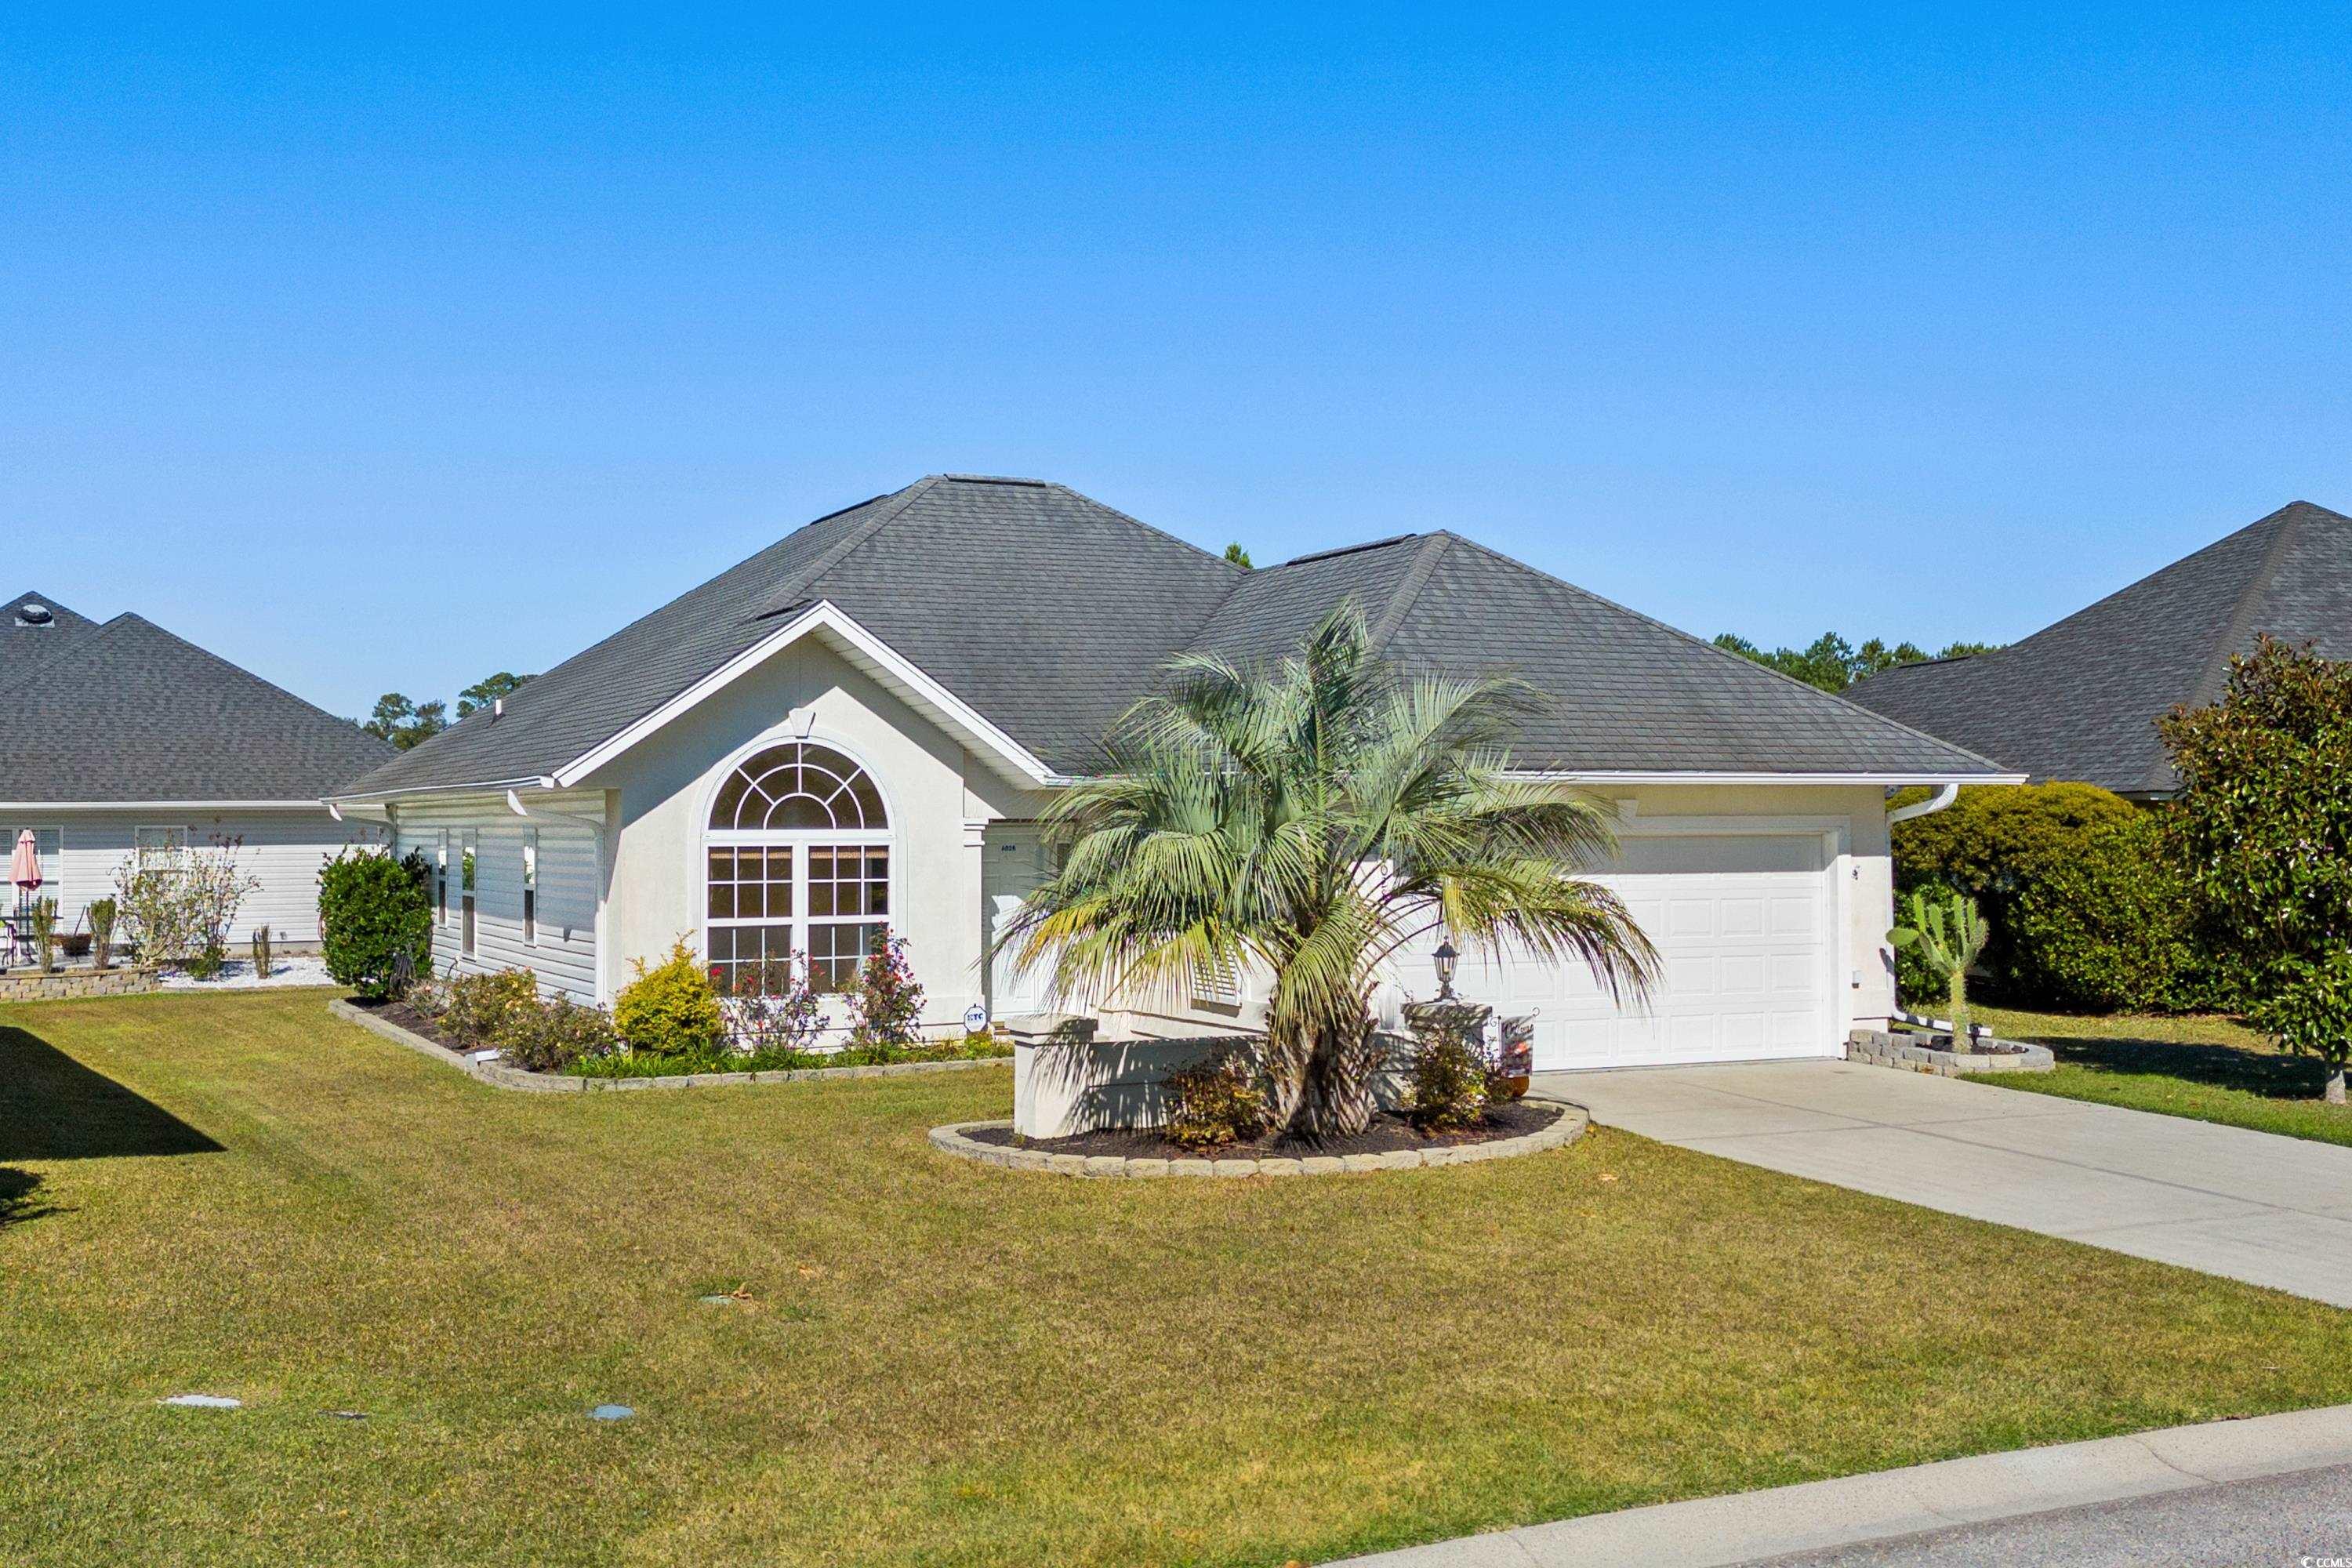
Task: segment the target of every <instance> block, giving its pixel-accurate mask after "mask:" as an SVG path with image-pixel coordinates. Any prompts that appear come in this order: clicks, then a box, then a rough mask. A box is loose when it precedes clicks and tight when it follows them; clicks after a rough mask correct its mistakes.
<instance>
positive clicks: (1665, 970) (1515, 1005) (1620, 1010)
mask: <svg viewBox="0 0 2352 1568" xmlns="http://www.w3.org/2000/svg"><path fill="white" fill-rule="evenodd" d="M1823 854H1824V852H1823V847H1822V837H1821V835H1819V834H1818V833H1812V834H1787V835H1779V834H1774V835H1751V834H1738V835H1720V836H1717V835H1691V836H1688V837H1661V836H1648V835H1643V836H1636V835H1634V834H1630V833H1629V834H1627V835H1626V836H1625V837H1623V839H1622V855H1621V858H1619V860H1618V861H1617V863H1616V865H1615V866H1613V867H1612V868H1611V869H1610V870H1609V871H1608V872H1607V873H1605V874H1601V875H1598V876H1596V877H1595V878H1594V880H1595V881H1598V882H1601V883H1602V884H1603V885H1605V886H1607V887H1609V888H1612V889H1614V890H1615V891H1616V893H1617V895H1618V897H1620V898H1622V899H1623V900H1625V903H1626V906H1627V908H1629V909H1630V910H1632V911H1633V919H1634V921H1636V922H1637V923H1638V924H1639V925H1640V926H1641V928H1642V930H1643V931H1645V932H1647V933H1648V935H1649V938H1650V941H1651V942H1652V943H1653V944H1654V946H1655V947H1656V948H1657V950H1658V954H1659V958H1660V960H1661V963H1660V975H1659V980H1658V984H1656V986H1655V987H1654V989H1653V991H1652V993H1651V995H1650V998H1649V1001H1648V1004H1647V1005H1646V1006H1645V1005H1642V1004H1639V1003H1632V1002H1629V1003H1627V1004H1625V1005H1622V1006H1620V1005H1616V1004H1614V1003H1612V1001H1611V1000H1610V998H1609V994H1608V992H1606V991H1605V990H1603V989H1601V987H1600V986H1599V985H1597V984H1594V982H1593V979H1592V976H1591V973H1589V972H1588V971H1587V970H1586V969H1585V967H1584V966H1583V965H1582V964H1581V963H1570V964H1567V965H1564V966H1563V965H1558V964H1552V963H1545V962H1543V961H1541V960H1538V959H1532V958H1528V957H1527V956H1525V955H1507V956H1505V957H1503V958H1500V959H1496V960H1486V959H1482V958H1481V957H1480V956H1479V955H1477V954H1475V953H1467V952H1465V955H1464V957H1463V959H1462V963H1461V968H1460V970H1459V972H1458V973H1456V974H1455V976H1454V990H1455V991H1456V992H1458V993H1460V994H1462V995H1464V996H1466V997H1469V998H1470V999H1472V1000H1474V1001H1478V1002H1485V1003H1489V1004H1491V1005H1493V1006H1494V1008H1495V1010H1496V1013H1497V1014H1499V1015H1504V1016H1517V1015H1522V1014H1529V1013H1532V1014H1533V1015H1534V1016H1535V1058H1536V1067H1537V1068H1538V1069H1539V1070H1551V1069H1554V1068H1602V1067H1636V1066H1643V1065H1650V1064H1655V1063H1664V1062H1722V1061H1755V1060H1765V1059H1769V1058H1780V1057H1825V1056H1835V1055H1837V1054H1838V1052H1839V1050H1840V1048H1841V1047H1840V1044H1839V1041H1838V1038H1837V1028H1836V1025H1835V1022H1834V1016H1833V1009H1832V1005H1831V1004H1832V991H1831V987H1832V983H1833V978H1834V971H1833V966H1832V963H1831V959H1830V918H1829V908H1828V905H1829V897H1828V894H1829V886H1828V878H1827V876H1826V875H1825V874H1824V870H1823V866H1824V858H1823ZM1436 943H1437V939H1436V938H1435V937H1434V936H1433V937H1432V938H1431V939H1430V941H1429V942H1428V943H1427V947H1426V949H1425V950H1424V951H1423V952H1419V953H1416V954H1415V955H1414V956H1413V957H1412V959H1411V960H1410V961H1409V962H1407V963H1404V964H1402V966H1401V978H1402V981H1403V983H1404V986H1405V989H1406V990H1407V992H1408V993H1409V994H1412V995H1414V996H1416V997H1427V996H1433V995H1434V994H1436V990H1437V982H1436V972H1435V970H1434V968H1433V966H1432V965H1431V963H1430V960H1429V957H1428V952H1430V951H1433V950H1434V949H1435V947H1436ZM1457 945H1458V944H1457Z"/></svg>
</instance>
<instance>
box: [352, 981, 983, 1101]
mask: <svg viewBox="0 0 2352 1568" xmlns="http://www.w3.org/2000/svg"><path fill="white" fill-rule="evenodd" d="M327 1011H329V1012H330V1013H332V1014H333V1015H334V1016H336V1017H338V1018H341V1019H342V1020H344V1021H345V1022H346V1023H352V1024H357V1025H358V1026H360V1027H361V1028H362V1029H365V1030H367V1031H368V1032H369V1033H370V1034H372V1035H380V1036H382V1037H383V1038H385V1039H387V1040H390V1041H391V1042H392V1043H393V1044H394V1045H395V1046H405V1047H408V1048H409V1049H410V1050H412V1051H415V1052H416V1053H417V1054H418V1055H420V1056H427V1057H431V1058H433V1059H434V1060H435V1061H437V1062H440V1063H441V1064H443V1065H444V1066H446V1067H453V1068H457V1070H458V1071H459V1072H462V1073H464V1074H465V1075H466V1076H467V1077H468V1078H471V1079H478V1080H479V1081H481V1082H483V1083H487V1084H488V1085H489V1086H490V1087H491V1088H493V1089H515V1090H519V1091H520V1092H522V1093H526V1094H595V1093H600V1092H602V1091H604V1090H607V1089H738V1088H740V1087H742V1086H743V1085H745V1084H756V1083H813V1082H819V1081H824V1080H827V1079H853V1078H905V1077H908V1076H910V1075H912V1074H915V1073H926V1072H962V1071H966V1070H969V1069H971V1068H997V1067H1004V1066H1006V1065H1008V1064H1009V1063H1010V1062H1011V1061H1012V1059H1013V1058H1010V1057H971V1058H959V1059H958V1060H955V1061H951V1062H890V1063H887V1064H886V1065H881V1066H875V1067H851V1068H772V1069H771V1070H769V1071H765V1072H691V1073H673V1074H671V1075H669V1076H667V1077H665V1078H577V1077H572V1076H570V1075H564V1074H555V1073H540V1072H524V1071H522V1070H521V1069H520V1068H510V1067H502V1066H500V1065H499V1063H497V1062H478V1061H476V1060H474V1059H473V1058H470V1057H463V1056H459V1055H458V1054H457V1052H456V1051H453V1050H451V1049H450V1048H449V1047H446V1046H445V1045H442V1044H441V1043H440V1042H439V1041H437V1040H428V1039H426V1038H425V1037H424V1036H422V1035H420V1034H417V1033H416V1032H415V1030H413V1029H404V1028H402V1027H401V1026H399V1025H398V1024H395V1023H394V1022H393V1021H392V1020H391V1019H389V1018H379V1017H377V1016H375V1015H374V1014H373V1013H371V1012H369V1011H368V1010H367V1009H366V1008H364V1007H355V1006H353V1005H352V1004H351V1003H349V1002H346V1001H345V1000H343V998H341V997H340V996H337V997H334V998H331V1000H330V1001H329V1002H328V1003H327Z"/></svg>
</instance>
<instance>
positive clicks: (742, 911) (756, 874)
mask: <svg viewBox="0 0 2352 1568" xmlns="http://www.w3.org/2000/svg"><path fill="white" fill-rule="evenodd" d="M704 839H705V850H706V855H707V863H708V879H709V882H708V887H709V904H708V915H707V931H706V935H707V946H706V948H705V951H706V952H708V953H709V958H710V967H711V971H712V973H713V976H714V978H716V979H717V980H718V982H719V988H720V990H722V991H724V992H727V993H729V994H755V993H761V992H765V993H770V994H772V993H774V992H776V991H779V990H782V988H783V987H784V985H785V984H787V982H788V980H789V977H790V974H791V972H792V967H793V965H794V964H796V963H805V964H806V965H807V973H808V978H809V983H810V984H811V985H812V986H813V987H814V989H816V990H818V991H838V990H841V989H843V988H844V987H845V986H846V985H847V984H849V983H850V981H851V980H852V979H854V978H855V977H856V973H857V966H858V964H859V963H861V962H862V961H863V960H864V958H865V956H866V954H867V953H868V952H872V951H873V950H874V949H875V947H876V946H877V945H878V943H879V942H880V938H881V934H882V931H883V929H884V926H885V924H886V923H887V917H888V915H889V912H890V823H889V816H888V814H887V812H886V811H885V810H884V809H883V805H882V794H881V791H879V790H877V788H875V786H874V781H873V780H872V779H871V778H870V777H868V776H867V775H866V770H865V769H863V768H861V767H859V766H858V765H857V764H856V763H854V762H852V761H850V760H849V759H848V758H847V757H845V756H844V755H842V754H841V753H840V752H837V751H835V750H834V749H833V748H832V747H830V746H824V745H819V744H817V743H816V742H807V741H788V742H783V743H782V744H780V745H774V746H769V747H766V748H764V749H763V750H761V751H760V752H757V753H755V754H754V755H753V756H752V757H751V759H750V760H748V761H747V762H745V763H743V764H742V765H741V766H740V767H739V768H737V769H736V770H735V771H734V773H731V774H730V775H729V776H728V778H727V781H726V783H724V784H721V785H719V793H718V795H717V796H716V797H715V798H714V799H713V800H712V802H711V806H710V821H709V827H708V828H707V830H706V831H705V834H704Z"/></svg>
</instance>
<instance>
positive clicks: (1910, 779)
mask: <svg viewBox="0 0 2352 1568" xmlns="http://www.w3.org/2000/svg"><path fill="white" fill-rule="evenodd" d="M1504 776H1505V777H1506V778H1510V779H1517V780H1523V781H1525V782H1528V783H1530V784H1877V785H1879V786H1880V787H1882V788H1900V787H1902V786H1905V785H1907V784H1939V785H1942V786H1943V787H1945V788H1947V789H1958V787H1959V786H1960V785H1962V784H2023V783H2024V782H2025V775H2024V774H2023V773H1708V772H1706V771H1705V770H1703V769H1696V768H1691V769H1684V770H1681V771H1678V772H1658V773H1634V772H1622V773H1610V772H1606V771H1596V770H1587V771H1582V772H1559V771H1549V770H1536V769H1524V768H1514V769H1512V770H1511V771H1510V772H1508V773H1506V774H1505V775H1504Z"/></svg>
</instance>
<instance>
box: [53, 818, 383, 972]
mask: <svg viewBox="0 0 2352 1568" xmlns="http://www.w3.org/2000/svg"><path fill="white" fill-rule="evenodd" d="M24 826H37V827H38V828H40V829H42V830H43V833H44V837H43V839H42V845H43V849H44V855H43V859H42V868H41V869H42V873H43V875H44V876H48V875H49V873H50V870H51V867H50V863H49V858H48V855H47V844H48V839H47V833H48V832H49V831H50V830H52V829H53V828H54V830H55V831H56V832H57V834H58V838H59V839H60V841H61V842H60V844H59V847H58V853H57V857H56V875H55V876H54V877H51V878H50V880H49V881H48V882H47V885H45V886H44V887H43V888H42V889H41V891H42V892H43V894H44V895H46V896H48V897H52V898H55V899H56V900H58V921H59V923H60V925H61V926H62V928H63V929H65V930H67V931H73V930H77V929H86V927H85V926H84V925H83V922H82V911H83V910H85V909H87V908H88V907H89V902H90V900H93V899H103V898H110V897H112V896H113V894H114V877H115V872H116V871H117V870H119V869H120V868H121V867H122V866H123V865H124V864H125V863H126V862H128V861H129V860H130V859H131V856H132V854H133V853H134V852H135V851H136V848H137V846H138V843H139V837H140V834H141V832H142V830H145V829H156V828H176V829H178V830H179V832H180V833H181V834H183V835H184V836H185V839H186V842H187V844H188V846H189V847H192V848H197V849H202V848H205V847H208V846H209V845H210V844H211V843H212V842H213V840H214V838H215V836H217V837H227V838H236V839H238V840H241V843H240V845H239V847H238V848H237V851H236V863H237V868H238V869H240V870H242V871H243V872H244V873H245V874H246V875H247V876H249V877H254V878H257V879H259V881H260V883H261V886H260V887H259V888H258V889H255V891H253V892H252V893H251V894H249V895H247V898H246V900H245V902H244V903H243V905H242V906H240V907H239V909H238V910H237V914H236V921H235V922H233V923H232V924H231V925H230V927H229V932H228V935H229V941H230V942H233V943H234V942H245V941H247V940H248V939H249V938H250V937H251V936H252V934H253V932H254V931H256V930H257V929H258V928H260V927H261V926H264V925H267V926H268V928H269V929H270V931H272V932H273V933H275V934H276V935H277V936H278V938H279V939H280V940H281V941H284V942H295V943H300V944H307V943H310V942H317V941H318V940H319V868H320V867H321V866H323V865H325V864H326V863H327V862H328V861H329V860H331V859H332V858H334V857H335V855H336V854H337V853H338V852H339V851H341V849H342V848H343V847H344V846H346V845H348V844H352V843H359V842H364V841H366V840H367V839H368V838H369V837H370V836H371V834H372V833H373V834H374V835H375V836H376V837H381V833H380V830H373V829H371V828H369V827H368V826H366V825H364V824H361V823H352V822H337V821H336V820H335V819H334V818H332V817H331V816H328V815H327V812H326V808H325V807H323V806H321V807H320V808H319V809H318V810H317V811H315V812H306V811H285V812H269V813H250V814H240V815H236V816H217V817H215V816H205V815H204V814H203V813H202V812H201V811H196V812H191V813H189V814H188V815H187V816H185V817H184V819H180V820H159V818H158V814H157V813H156V812H155V810H154V808H153V807H152V806H151V807H148V808H147V809H145V810H131V811H77V812H59V813H58V814H57V815H56V816H54V817H51V818H48V819H47V820H45V821H43V822H41V823H37V824H36V823H32V822H20V823H17V824H15V825H14V826H8V828H7V832H8V846H9V847H10V848H11V849H14V848H15V847H16V830H17V828H19V827H24ZM151 842H152V839H151Z"/></svg>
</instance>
